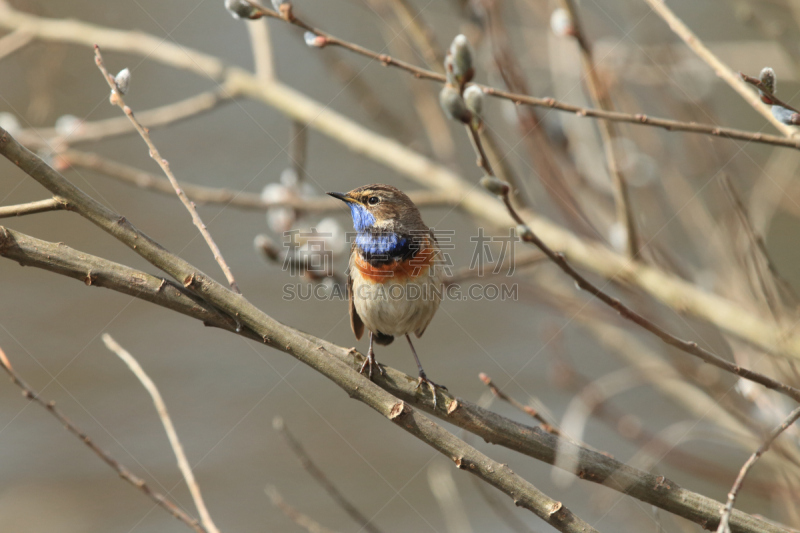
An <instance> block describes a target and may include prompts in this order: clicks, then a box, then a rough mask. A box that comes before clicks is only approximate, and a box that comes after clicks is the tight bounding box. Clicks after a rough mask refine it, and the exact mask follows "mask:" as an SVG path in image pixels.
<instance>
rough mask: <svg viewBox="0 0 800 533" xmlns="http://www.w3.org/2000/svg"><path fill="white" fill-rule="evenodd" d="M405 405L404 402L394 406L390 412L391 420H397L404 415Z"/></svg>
mask: <svg viewBox="0 0 800 533" xmlns="http://www.w3.org/2000/svg"><path fill="white" fill-rule="evenodd" d="M405 405H406V404H405V402H404V401H402V400H401V401H399V402H397V403H395V404H394V405H393V406H392V409H391V410H390V411H389V420H395V419H396V418H398V417H399V416H400V415H402V414H403V412H404V411H405Z"/></svg>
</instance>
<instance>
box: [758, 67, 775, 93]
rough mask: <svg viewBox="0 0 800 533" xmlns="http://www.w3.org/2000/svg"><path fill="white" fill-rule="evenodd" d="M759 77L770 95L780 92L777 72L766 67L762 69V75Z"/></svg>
mask: <svg viewBox="0 0 800 533" xmlns="http://www.w3.org/2000/svg"><path fill="white" fill-rule="evenodd" d="M758 77H759V78H761V84H762V85H763V86H764V88H765V89H766V90H767V91H768V92H769V93H770V94H775V91H777V90H778V80H777V79H776V78H775V71H774V70H772V69H771V68H770V67H764V68H763V69H761V74H759V75H758Z"/></svg>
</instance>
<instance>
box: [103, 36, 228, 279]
mask: <svg viewBox="0 0 800 533" xmlns="http://www.w3.org/2000/svg"><path fill="white" fill-rule="evenodd" d="M94 56H95V63H97V68H99V69H100V72H101V73H102V74H103V77H104V78H105V80H106V82H108V86H109V87H111V103H112V104H113V105H116V106H118V107H119V108H120V109H122V111H123V112H124V113H125V115H126V116H127V117H128V119H129V120H130V121H131V123H132V124H133V127H134V128H136V131H137V132H139V135H140V136H141V137H142V139H143V140H144V142H145V144H147V147H148V148H149V149H150V157H152V158H153V159H154V160H155V161H156V163H158V166H160V167H161V170H163V171H164V174H166V176H167V178H168V179H169V182H170V183H171V184H172V187H173V188H174V189H175V194H177V195H178V198H180V199H181V202H183V205H184V206H186V210H187V211H189V214H190V215H191V216H192V222H193V223H194V225H195V226H197V229H198V230H200V233H201V234H202V235H203V239H205V241H206V243H207V244H208V247H209V248H210V249H211V253H212V254H214V259H215V260H216V261H217V263H219V267H220V268H221V269H222V272H223V273H224V274H225V277H226V278H227V279H228V284H229V285H230V286H231V290H232V291H233V292H236V293H241V291H240V290H239V286H238V285H237V284H236V280H235V279H234V277H233V273H232V272H231V269H230V267H229V266H228V263H227V262H226V261H225V258H224V257H222V252H220V251H219V246H217V243H216V242H214V239H213V238H212V237H211V233H209V231H208V228H207V227H206V225H205V223H204V222H203V219H201V218H200V214H199V213H198V212H197V209H195V206H194V204H193V203H192V201H191V200H189V198H188V197H187V196H186V194H185V193H184V192H183V191H182V190H181V187H180V185H178V179H177V178H176V177H175V175H174V174H173V173H172V170H171V169H170V166H169V162H168V161H167V160H166V159H164V158H163V157H161V154H160V153H159V152H158V148H156V145H155V144H153V140H152V139H151V138H150V133H149V132H148V131H147V129H146V128H145V127H144V126H142V124H141V123H140V122H139V121H138V119H137V118H136V117H134V116H133V110H132V109H131V108H130V107H128V106H127V105H125V100H123V98H122V92H123V91H120V90H119V88H118V87H117V83H116V81H115V80H114V77H113V76H112V75H111V74H109V73H108V70H106V67H105V65H104V64H103V56H102V55H100V47H99V46H97V45H95V47H94Z"/></svg>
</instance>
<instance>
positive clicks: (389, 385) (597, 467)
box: [0, 227, 789, 533]
mask: <svg viewBox="0 0 800 533" xmlns="http://www.w3.org/2000/svg"><path fill="white" fill-rule="evenodd" d="M0 256H3V257H6V258H8V259H11V260H13V261H17V262H19V263H21V264H23V265H27V266H33V267H36V268H41V269H44V270H48V271H51V272H55V273H58V274H61V275H64V276H68V277H71V278H74V279H77V280H79V281H81V282H83V283H85V284H86V285H87V286H96V287H105V288H108V289H111V290H114V291H117V292H120V293H123V294H127V295H130V296H134V297H136V298H139V299H142V300H144V301H148V302H151V303H155V304H156V305H159V306H161V307H164V308H167V309H171V310H174V311H177V312H179V313H181V314H184V315H186V316H189V317H192V318H195V319H197V320H200V321H202V322H203V323H204V324H205V325H206V326H212V327H218V328H222V329H225V330H227V331H230V332H234V333H237V334H238V335H241V336H244V337H246V338H248V339H252V340H255V341H257V342H263V339H262V337H261V335H259V334H258V333H256V330H254V329H249V328H242V327H240V325H239V324H237V323H236V322H235V321H234V320H233V319H232V318H230V317H229V316H227V315H224V314H222V313H220V312H219V311H218V310H217V309H216V308H215V307H214V306H212V305H211V304H209V303H207V302H206V301H204V300H202V299H200V298H198V297H196V296H194V295H193V294H191V293H190V292H189V291H188V290H187V289H186V288H184V287H183V286H181V285H179V284H176V283H173V282H169V281H165V280H163V279H161V278H158V277H155V276H152V275H150V274H146V273H144V272H141V271H139V270H135V269H133V268H130V267H127V266H123V265H120V264H118V263H114V262H111V261H108V260H106V259H101V258H99V257H95V256H92V255H89V254H85V253H82V252H78V251H76V250H73V249H71V248H69V247H67V246H65V245H63V244H56V243H49V242H46V241H41V240H39V239H34V238H32V237H28V236H27V235H24V234H22V233H19V232H16V231H14V230H10V229H7V228H3V227H0ZM280 327H281V328H286V329H287V331H290V332H293V333H294V334H295V335H298V336H299V337H300V338H302V339H305V340H310V341H311V343H312V344H311V346H312V347H318V348H320V349H322V350H324V351H325V353H327V354H330V355H329V356H327V358H329V359H336V360H338V361H339V362H341V363H343V364H345V365H347V366H348V367H349V368H359V366H360V365H361V363H362V362H363V356H362V355H361V354H359V353H358V352H355V351H354V350H352V349H347V348H343V347H339V346H336V345H334V344H332V343H329V342H327V341H325V340H324V339H319V338H316V337H313V336H311V335H307V334H305V333H301V332H298V331H296V330H293V329H291V328H287V327H286V326H283V325H280ZM306 346H308V345H306ZM275 347H276V348H278V349H280V350H282V351H286V352H287V353H292V354H294V353H295V352H296V351H297V350H299V349H300V347H299V345H298V343H295V342H292V343H288V344H280V343H275ZM311 352H312V353H311V355H312V356H313V355H315V354H316V353H317V352H318V350H317V349H311ZM330 356H333V357H330ZM296 357H297V358H298V359H301V357H300V356H299V355H297V356H296ZM301 360H302V359H301ZM384 368H385V370H386V376H385V377H381V378H378V379H376V383H377V384H378V385H379V386H380V387H382V388H383V389H385V390H386V391H388V392H389V393H390V394H392V395H393V396H394V397H397V398H400V399H401V400H404V401H406V402H413V403H414V404H415V405H416V406H417V407H418V408H419V409H422V410H424V411H425V412H427V413H429V414H432V415H434V416H437V417H439V418H441V419H442V420H444V421H446V422H449V423H451V424H454V425H456V426H458V427H460V428H462V429H464V430H466V431H469V432H471V433H474V434H475V435H477V436H479V437H481V438H482V439H484V440H485V441H486V442H490V443H493V444H496V445H499V446H504V447H506V448H508V449H511V450H514V451H517V452H519V453H522V454H524V455H527V456H529V457H532V458H534V459H536V460H539V461H543V462H545V463H548V464H551V465H552V464H555V459H556V453H557V450H559V449H560V447H562V446H563V445H562V444H561V442H560V439H559V438H558V437H556V436H555V435H552V434H550V433H547V432H546V431H544V430H542V429H540V428H536V427H531V426H527V425H525V424H520V423H518V422H515V421H513V420H511V419H508V418H506V417H503V416H500V415H498V414H496V413H493V412H492V411H488V410H486V409H483V408H482V407H479V406H477V405H475V404H473V403H471V402H469V401H466V400H463V399H456V398H455V397H452V396H449V395H448V394H444V393H440V394H441V396H442V400H440V401H439V404H440V405H446V406H447V410H446V411H443V410H442V409H434V406H433V402H432V399H431V397H430V396H429V395H419V394H417V390H416V388H415V385H416V379H415V378H412V377H411V376H408V375H407V374H405V373H403V372H399V371H397V370H395V369H393V368H391V367H388V366H387V367H384ZM361 385H362V383H361V382H359V383H358V384H356V385H354V387H355V388H358V387H360V386H361ZM353 390H354V389H353V388H351V389H348V391H353ZM575 449H576V453H577V455H578V462H577V468H576V471H575V474H576V475H578V476H579V477H580V478H581V479H584V480H586V481H590V482H593V483H598V484H602V485H605V486H607V487H608V488H611V489H613V490H616V491H619V492H622V493H624V494H627V495H629V496H632V497H634V498H637V499H639V500H641V501H643V502H645V503H649V504H652V505H655V506H657V507H659V508H661V509H664V510H666V511H668V512H671V513H674V514H677V515H678V516H682V517H684V518H686V519H688V520H691V521H693V522H696V523H699V524H704V525H706V527H712V526H714V527H715V526H716V524H717V523H718V522H717V521H718V520H719V509H720V507H721V506H722V504H720V503H719V502H717V501H715V500H713V499H711V498H707V497H705V496H703V495H701V494H698V493H695V492H692V491H689V490H687V489H684V488H682V487H680V486H679V485H677V484H676V483H674V482H673V481H671V480H669V479H666V478H664V477H663V476H658V477H657V476H655V475H653V474H650V473H649V472H644V471H641V470H637V469H636V468H633V467H630V466H628V465H626V464H624V463H621V462H620V461H617V460H616V459H614V458H613V457H611V456H610V455H607V454H604V453H600V452H597V451H595V450H591V449H587V448H582V447H576V448H575ZM501 490H502V489H501ZM731 527H732V528H733V530H734V531H735V532H741V533H764V532H766V533H787V532H788V531H789V530H788V529H785V528H782V527H780V526H776V525H774V524H772V523H769V522H766V521H764V520H761V519H760V518H756V517H754V516H750V515H748V514H745V513H742V512H741V511H738V510H735V509H734V510H733V512H732V515H731Z"/></svg>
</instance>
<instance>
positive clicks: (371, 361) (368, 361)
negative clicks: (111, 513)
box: [358, 353, 385, 381]
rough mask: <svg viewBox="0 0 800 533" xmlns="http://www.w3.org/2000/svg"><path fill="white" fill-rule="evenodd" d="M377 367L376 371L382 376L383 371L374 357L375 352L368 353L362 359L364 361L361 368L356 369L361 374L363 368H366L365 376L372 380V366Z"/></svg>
mask: <svg viewBox="0 0 800 533" xmlns="http://www.w3.org/2000/svg"><path fill="white" fill-rule="evenodd" d="M373 366H374V367H377V368H378V373H379V374H380V375H381V376H382V375H383V374H385V371H384V370H383V368H382V367H381V364H380V363H379V362H378V361H377V360H376V359H375V354H374V353H370V354H368V355H367V357H366V358H365V359H364V363H363V364H362V365H361V370H359V371H358V373H359V374H363V373H364V371H365V370H367V377H368V378H369V379H370V381H371V380H372V367H373Z"/></svg>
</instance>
